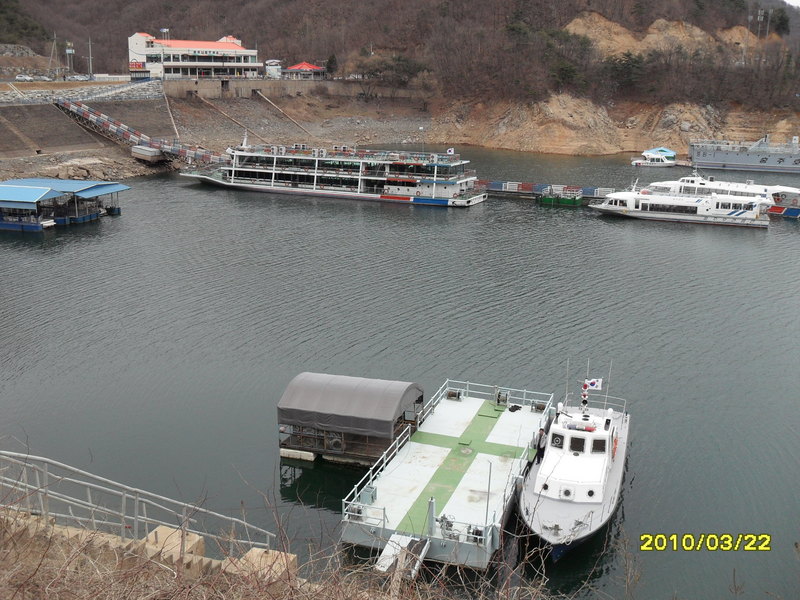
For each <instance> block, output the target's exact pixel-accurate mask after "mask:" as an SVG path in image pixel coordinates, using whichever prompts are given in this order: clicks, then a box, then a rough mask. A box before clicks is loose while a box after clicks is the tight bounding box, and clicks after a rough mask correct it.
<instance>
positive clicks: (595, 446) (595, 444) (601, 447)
mask: <svg viewBox="0 0 800 600" xmlns="http://www.w3.org/2000/svg"><path fill="white" fill-rule="evenodd" d="M605 451H606V440H605V438H595V439H593V440H592V454H603V453H605Z"/></svg>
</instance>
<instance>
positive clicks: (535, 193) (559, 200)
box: [477, 180, 615, 206]
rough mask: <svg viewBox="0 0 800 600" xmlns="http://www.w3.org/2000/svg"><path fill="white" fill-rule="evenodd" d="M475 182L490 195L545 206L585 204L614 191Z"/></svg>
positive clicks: (500, 182) (515, 183) (576, 187)
mask: <svg viewBox="0 0 800 600" xmlns="http://www.w3.org/2000/svg"><path fill="white" fill-rule="evenodd" d="M477 183H478V184H480V185H481V186H484V187H485V188H486V191H487V192H488V193H489V194H490V195H492V196H499V197H505V198H527V199H530V200H534V201H536V202H539V203H540V204H543V205H547V206H587V205H588V204H589V203H590V202H591V201H592V200H601V199H603V198H605V197H606V196H607V195H608V194H611V193H613V192H614V191H615V190H614V188H605V187H581V186H579V185H560V184H554V183H530V182H526V181H488V180H479V181H478V182H477Z"/></svg>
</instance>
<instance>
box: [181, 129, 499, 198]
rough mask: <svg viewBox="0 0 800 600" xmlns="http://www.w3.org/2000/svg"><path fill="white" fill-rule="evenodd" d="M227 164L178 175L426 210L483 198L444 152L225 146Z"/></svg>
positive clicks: (470, 173)
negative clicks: (426, 208) (228, 160)
mask: <svg viewBox="0 0 800 600" xmlns="http://www.w3.org/2000/svg"><path fill="white" fill-rule="evenodd" d="M227 152H228V154H229V155H230V162H229V163H225V164H221V165H214V166H212V167H208V168H205V169H201V170H194V171H185V172H182V173H181V175H183V176H185V177H192V178H194V179H198V180H200V181H204V182H208V183H213V184H216V185H220V186H224V187H231V188H238V189H243V190H252V191H258V192H277V193H281V194H300V195H304V196H327V197H331V198H354V199H359V200H378V201H383V202H401V203H408V204H422V205H429V206H460V207H464V206H473V205H474V204H478V203H480V202H483V201H484V200H486V190H485V189H483V188H480V187H478V186H477V185H476V181H477V176H476V173H475V171H474V170H472V169H467V168H466V166H467V165H468V164H469V161H468V160H464V159H462V158H461V156H460V155H459V154H456V153H455V151H454V149H452V148H450V149H448V150H447V152H410V151H391V150H377V151H374V150H361V149H356V148H349V147H347V146H333V148H332V149H327V148H310V147H308V146H307V145H306V144H294V145H292V146H289V147H287V146H277V145H270V146H250V145H247V140H246V139H245V141H244V142H243V143H242V145H240V146H237V147H236V148H228V150H227Z"/></svg>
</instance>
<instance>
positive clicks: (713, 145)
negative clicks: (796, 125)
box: [689, 135, 800, 173]
mask: <svg viewBox="0 0 800 600" xmlns="http://www.w3.org/2000/svg"><path fill="white" fill-rule="evenodd" d="M689 157H690V158H691V161H692V166H693V167H695V168H697V169H734V170H735V169H739V170H745V171H772V172H775V173H800V139H799V138H798V136H794V137H793V138H792V141H791V142H790V143H788V144H774V143H773V142H772V141H771V140H770V136H769V135H765V136H764V137H763V138H761V139H760V140H758V141H757V142H731V141H727V140H692V141H691V142H690V143H689Z"/></svg>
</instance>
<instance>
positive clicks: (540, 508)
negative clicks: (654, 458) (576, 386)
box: [519, 379, 630, 561]
mask: <svg viewBox="0 0 800 600" xmlns="http://www.w3.org/2000/svg"><path fill="white" fill-rule="evenodd" d="M602 387H603V380H602V379H587V380H585V381H584V382H583V384H582V386H581V392H580V397H581V400H580V403H579V404H578V405H577V406H571V405H570V400H571V394H570V393H568V394H567V396H566V397H565V399H564V402H559V403H558V404H557V409H556V413H555V419H553V420H552V421H549V422H547V423H546V425H545V427H544V432H543V433H541V435H542V436H543V437H544V439H545V443H546V445H545V446H544V448H545V449H544V456H543V458H541V462H539V463H538V464H537V462H536V461H534V462H533V464H532V465H531V467H530V470H529V471H528V473H527V474H526V476H525V479H524V482H523V485H522V488H521V490H520V493H519V514H520V517H521V518H522V520H523V521H524V523H525V524H526V526H527V527H528V528H529V529H530V531H531V532H532V533H533V534H535V535H536V536H538V538H539V539H540V540H541V541H542V542H544V544H545V545H546V546H547V547H549V549H550V554H549V556H550V558H551V559H552V560H553V561H557V560H559V559H560V558H561V557H562V556H563V555H564V554H565V553H566V552H567V551H568V550H569V549H570V548H574V547H575V546H576V545H578V544H579V543H580V542H582V541H583V540H585V539H586V538H588V537H589V536H591V535H592V534H593V533H595V532H596V531H597V530H598V529H600V528H601V527H603V526H604V525H605V524H606V523H607V522H608V520H609V519H610V518H611V516H612V515H613V514H614V511H615V510H616V508H617V505H618V504H619V501H620V496H621V492H622V479H623V475H624V472H625V456H626V454H627V448H628V430H629V427H630V417H629V415H628V412H627V408H626V404H627V402H626V401H625V400H623V399H621V398H615V397H613V396H608V395H603V394H599V393H597V392H600V391H602ZM538 441H539V440H538V436H537V440H536V444H537V445H538ZM537 460H538V459H537Z"/></svg>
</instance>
